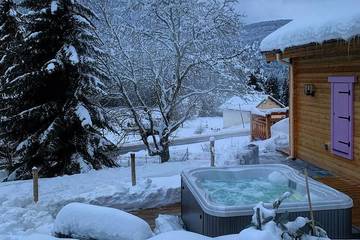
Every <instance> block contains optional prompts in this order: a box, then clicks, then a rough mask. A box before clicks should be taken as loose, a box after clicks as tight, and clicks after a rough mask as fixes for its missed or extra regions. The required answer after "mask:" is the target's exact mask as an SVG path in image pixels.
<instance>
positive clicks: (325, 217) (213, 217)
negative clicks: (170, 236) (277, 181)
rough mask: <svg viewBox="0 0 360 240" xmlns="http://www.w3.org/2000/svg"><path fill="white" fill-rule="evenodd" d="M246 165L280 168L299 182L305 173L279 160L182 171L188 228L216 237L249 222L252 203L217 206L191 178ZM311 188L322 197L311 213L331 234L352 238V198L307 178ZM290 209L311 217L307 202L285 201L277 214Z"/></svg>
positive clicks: (293, 213) (183, 211) (294, 213)
mask: <svg viewBox="0 0 360 240" xmlns="http://www.w3.org/2000/svg"><path fill="white" fill-rule="evenodd" d="M247 169H252V170H254V169H256V171H262V169H266V171H281V172H284V173H286V176H287V177H288V178H289V181H291V182H296V183H297V184H296V186H299V187H300V186H301V185H302V183H303V182H304V177H303V176H302V175H301V174H299V173H297V172H296V171H295V170H294V169H292V168H290V167H288V166H286V165H281V164H269V165H248V166H240V167H232V168H200V169H194V170H191V171H187V172H183V173H182V175H181V186H182V187H181V189H182V190H181V217H182V219H183V222H184V224H185V228H186V229H187V230H188V231H192V232H196V233H200V234H203V235H206V236H210V237H217V236H221V235H226V234H235V233H239V232H240V231H241V230H242V229H244V228H246V227H248V226H249V224H250V223H251V216H252V214H253V207H254V206H255V205H256V203H254V204H252V205H245V206H231V207H229V206H219V205H214V204H212V203H210V202H209V201H208V200H207V199H206V198H205V197H204V196H205V195H204V194H203V193H202V191H201V189H199V187H198V186H197V185H196V184H195V182H194V177H193V176H194V175H196V174H197V173H202V172H203V173H204V174H205V176H211V177H215V178H216V174H214V173H216V171H239V174H242V173H244V172H243V171H246V170H247ZM310 189H311V191H312V192H314V191H315V192H316V193H318V192H319V194H322V195H323V196H327V197H324V200H323V201H321V202H314V203H313V209H314V216H315V220H316V222H318V223H319V225H320V226H322V227H323V228H324V229H325V230H326V231H327V233H328V235H329V237H330V238H338V239H344V238H351V231H352V219H351V209H352V206H353V203H352V200H351V198H349V197H348V196H347V195H345V194H343V193H341V192H339V191H337V190H335V189H333V188H330V187H329V186H326V185H324V184H322V183H319V182H317V181H315V180H312V179H310ZM285 211H287V212H289V217H290V220H294V219H295V218H296V217H298V216H303V217H310V216H309V212H308V206H307V204H305V203H303V204H298V203H286V202H284V203H283V204H282V206H281V207H280V209H279V211H278V212H279V214H281V213H284V212H285Z"/></svg>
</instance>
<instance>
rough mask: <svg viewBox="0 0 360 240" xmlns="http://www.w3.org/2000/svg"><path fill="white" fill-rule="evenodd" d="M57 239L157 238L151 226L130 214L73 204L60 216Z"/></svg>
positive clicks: (56, 220) (108, 239)
mask: <svg viewBox="0 0 360 240" xmlns="http://www.w3.org/2000/svg"><path fill="white" fill-rule="evenodd" d="M54 234H55V236H58V235H61V236H71V237H73V238H85V239H102V240H115V239H121V240H145V239H148V238H150V237H152V236H153V232H152V231H151V228H150V226H149V224H148V223H147V222H145V221H144V220H143V219H141V218H139V217H136V216H134V215H132V214H129V213H127V212H124V211H121V210H118V209H113V208H107V207H100V206H94V205H89V204H83V203H70V204H68V205H66V206H65V207H63V208H62V209H61V210H60V212H59V213H58V214H57V216H56V219H55V224H54Z"/></svg>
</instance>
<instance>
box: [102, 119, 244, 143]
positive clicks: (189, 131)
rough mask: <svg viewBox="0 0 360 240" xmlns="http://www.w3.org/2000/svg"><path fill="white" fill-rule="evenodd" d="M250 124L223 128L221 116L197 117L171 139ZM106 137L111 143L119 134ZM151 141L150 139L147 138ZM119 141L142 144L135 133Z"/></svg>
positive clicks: (116, 140) (186, 123) (233, 129)
mask: <svg viewBox="0 0 360 240" xmlns="http://www.w3.org/2000/svg"><path fill="white" fill-rule="evenodd" d="M249 130H250V125H249V124H246V125H245V128H243V127H242V126H234V127H231V128H226V129H224V128H223V118H222V117H197V118H193V119H189V120H187V121H186V122H185V123H184V124H183V126H181V127H180V128H179V129H178V130H177V131H176V132H175V133H174V134H173V136H172V137H173V139H179V138H181V139H185V138H193V137H198V136H209V137H210V136H211V135H216V134H223V133H233V132H238V131H249ZM106 137H107V138H108V139H109V140H110V141H111V142H113V143H118V142H119V141H120V138H121V137H120V136H117V135H116V134H114V133H111V132H108V133H107V134H106ZM149 141H150V142H152V139H149ZM120 143H122V144H125V145H126V146H128V145H133V144H142V141H141V137H140V136H139V135H138V134H137V133H129V134H127V135H126V136H125V137H124V139H122V140H121V141H120Z"/></svg>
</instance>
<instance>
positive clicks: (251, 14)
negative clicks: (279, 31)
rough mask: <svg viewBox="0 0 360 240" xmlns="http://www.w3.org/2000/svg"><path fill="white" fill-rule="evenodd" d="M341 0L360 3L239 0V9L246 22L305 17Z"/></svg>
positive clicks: (327, 0)
mask: <svg viewBox="0 0 360 240" xmlns="http://www.w3.org/2000/svg"><path fill="white" fill-rule="evenodd" d="M339 2H341V3H345V2H346V3H348V4H350V5H359V3H360V0H239V3H238V9H239V12H240V13H244V14H246V15H247V17H246V18H245V19H243V20H244V21H245V22H246V23H253V22H260V21H267V20H275V19H294V18H298V17H304V16H306V14H307V13H309V11H312V10H315V9H327V8H332V6H334V4H336V3H339ZM357 7H359V6H357Z"/></svg>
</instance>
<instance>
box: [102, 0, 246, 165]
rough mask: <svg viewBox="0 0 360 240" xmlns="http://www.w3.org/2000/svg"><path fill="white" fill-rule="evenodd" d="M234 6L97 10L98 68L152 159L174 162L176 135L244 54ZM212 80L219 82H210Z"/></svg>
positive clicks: (196, 0)
mask: <svg viewBox="0 0 360 240" xmlns="http://www.w3.org/2000/svg"><path fill="white" fill-rule="evenodd" d="M232 6H233V1H227V0H225V1H224V0H221V1H216V0H213V1H201V0H186V1H183V0H171V1H168V0H137V1H118V2H117V1H109V0H104V1H101V2H100V3H98V5H97V7H98V11H99V12H100V13H101V14H100V18H101V20H102V24H101V26H100V27H99V36H100V38H101V39H102V41H103V43H104V47H105V52H106V54H104V55H103V56H101V58H100V59H99V61H100V62H101V63H102V65H103V69H104V72H106V73H107V74H108V76H109V78H110V79H111V83H112V84H113V85H112V96H113V97H114V98H121V99H122V101H123V103H124V105H125V106H126V109H127V111H128V112H129V114H130V116H131V118H132V122H133V126H134V130H136V131H137V132H138V133H139V135H140V136H141V139H142V141H143V143H144V144H145V146H146V147H147V150H148V153H149V155H150V156H156V155H159V156H160V158H161V162H166V161H168V160H169V158H170V154H169V145H170V140H171V138H170V137H171V135H172V133H174V132H175V131H176V130H177V129H178V128H179V127H180V126H181V125H182V124H183V123H184V121H186V120H187V119H188V118H189V117H190V116H191V115H192V114H193V113H194V112H195V110H196V107H197V104H198V102H199V99H200V98H202V97H206V95H207V94H209V93H212V92H214V91H217V90H219V89H220V88H221V87H219V84H221V80H222V79H227V78H231V77H232V76H231V74H232V72H231V71H227V70H226V69H227V68H226V64H228V63H229V61H234V60H236V58H237V57H238V56H239V55H241V54H242V51H241V49H240V47H239V45H237V44H236V42H237V41H239V36H238V34H239V31H240V27H241V24H240V16H239V15H238V14H237V13H236V12H235V11H234V10H233V8H232ZM210 79H216V80H212V81H210Z"/></svg>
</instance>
